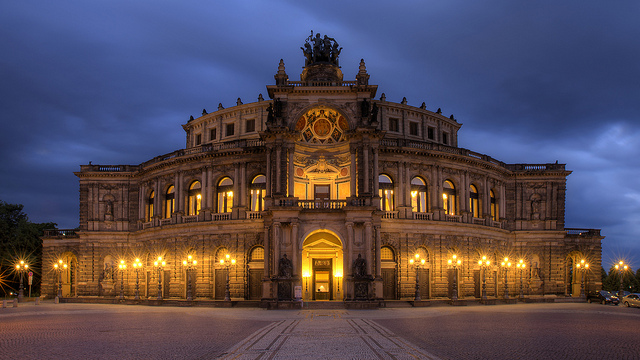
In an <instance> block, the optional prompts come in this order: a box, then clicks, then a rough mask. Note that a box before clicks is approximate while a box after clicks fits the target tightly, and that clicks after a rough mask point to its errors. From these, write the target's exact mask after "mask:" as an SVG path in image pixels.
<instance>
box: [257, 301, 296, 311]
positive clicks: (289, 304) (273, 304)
mask: <svg viewBox="0 0 640 360" xmlns="http://www.w3.org/2000/svg"><path fill="white" fill-rule="evenodd" d="M303 305H304V303H303V302H302V301H301V300H280V301H274V300H263V301H262V303H261V304H260V307H263V308H265V309H267V310H296V309H302V308H303Z"/></svg>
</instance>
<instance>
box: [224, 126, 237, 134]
mask: <svg viewBox="0 0 640 360" xmlns="http://www.w3.org/2000/svg"><path fill="white" fill-rule="evenodd" d="M235 130H236V127H235V124H233V123H231V124H227V133H226V136H233V134H234V133H235Z"/></svg>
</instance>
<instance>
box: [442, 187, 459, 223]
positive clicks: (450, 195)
mask: <svg viewBox="0 0 640 360" xmlns="http://www.w3.org/2000/svg"><path fill="white" fill-rule="evenodd" d="M442 208H443V209H444V212H445V214H447V215H455V214H456V188H455V186H453V183H452V182H451V181H449V180H447V181H445V182H444V189H443V190H442Z"/></svg>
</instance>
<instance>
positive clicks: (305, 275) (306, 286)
mask: <svg viewBox="0 0 640 360" xmlns="http://www.w3.org/2000/svg"><path fill="white" fill-rule="evenodd" d="M302 277H303V278H304V297H305V299H307V301H309V278H310V277H311V274H309V271H305V272H303V273H302Z"/></svg>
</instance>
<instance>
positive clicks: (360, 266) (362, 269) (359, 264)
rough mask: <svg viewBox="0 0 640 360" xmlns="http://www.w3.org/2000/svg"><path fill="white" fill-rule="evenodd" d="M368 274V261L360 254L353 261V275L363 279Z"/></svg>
mask: <svg viewBox="0 0 640 360" xmlns="http://www.w3.org/2000/svg"><path fill="white" fill-rule="evenodd" d="M366 276H367V261H366V260H365V259H363V258H362V255H360V254H358V258H357V259H355V260H354V261H353V277H354V278H356V279H362V278H365V277H366Z"/></svg>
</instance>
